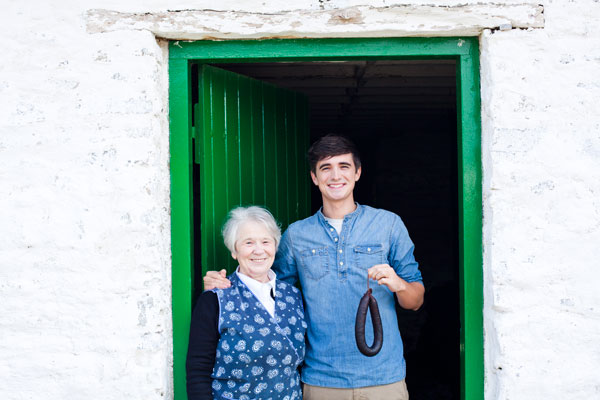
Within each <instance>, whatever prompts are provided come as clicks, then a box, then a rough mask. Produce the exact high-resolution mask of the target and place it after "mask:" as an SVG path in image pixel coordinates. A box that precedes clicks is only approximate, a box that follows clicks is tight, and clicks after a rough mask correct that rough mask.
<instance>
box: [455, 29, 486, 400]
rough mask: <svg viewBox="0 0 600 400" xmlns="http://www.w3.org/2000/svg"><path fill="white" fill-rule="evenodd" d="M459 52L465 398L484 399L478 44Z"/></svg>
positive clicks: (463, 394) (458, 84)
mask: <svg viewBox="0 0 600 400" xmlns="http://www.w3.org/2000/svg"><path fill="white" fill-rule="evenodd" d="M472 40H473V42H474V43H473V45H472V46H470V49H471V50H470V52H469V54H468V55H466V56H461V57H460V58H459V63H458V65H457V66H458V70H457V101H458V103H457V104H458V133H459V138H458V139H459V140H458V155H459V156H458V165H459V173H458V176H459V210H460V211H459V260H460V261H459V265H460V266H461V267H462V268H460V271H459V273H460V279H459V282H460V286H461V287H460V296H461V301H460V304H461V310H460V314H461V321H462V329H461V379H462V382H461V398H462V399H483V390H484V367H483V250H482V232H483V231H482V229H483V228H482V222H483V219H482V205H483V202H482V197H481V184H482V183H481V111H480V110H481V103H480V86H479V49H478V46H477V42H476V39H475V38H474V39H472Z"/></svg>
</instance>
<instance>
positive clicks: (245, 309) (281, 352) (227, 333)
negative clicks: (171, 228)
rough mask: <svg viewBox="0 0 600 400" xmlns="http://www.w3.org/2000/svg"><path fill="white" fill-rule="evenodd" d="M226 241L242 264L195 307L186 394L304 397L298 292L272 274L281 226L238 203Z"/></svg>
mask: <svg viewBox="0 0 600 400" xmlns="http://www.w3.org/2000/svg"><path fill="white" fill-rule="evenodd" d="M223 238H224V240H225V245H226V246H227V248H228V249H229V250H230V251H231V256H232V257H233V258H234V259H235V260H237V262H238V263H239V266H238V268H237V270H236V271H235V272H234V273H233V274H231V275H230V276H229V280H230V281H231V287H229V288H227V289H215V290H212V291H206V292H204V293H202V295H201V296H200V298H199V299H198V303H197V305H196V307H195V309H194V313H193V316H192V322H191V328H190V343H189V349H188V357H187V390H188V399H189V400H199V399H203V400H204V399H240V400H249V399H269V398H270V399H273V400H275V399H286V400H293V399H301V398H302V392H301V389H300V380H299V373H298V366H299V365H300V364H301V363H302V361H303V360H304V333H305V331H306V326H307V325H306V322H305V321H304V310H303V307H302V298H301V296H300V292H299V291H298V289H296V288H295V287H293V286H291V285H288V284H287V283H285V282H282V281H278V280H277V279H276V276H275V273H274V272H273V271H271V265H272V264H273V261H274V259H275V253H276V252H277V246H278V245H279V240H280V238H281V231H280V230H279V227H278V226H277V223H276V222H275V219H274V218H273V216H272V215H271V213H269V212H268V211H267V210H265V209H264V208H261V207H256V206H252V207H238V208H235V209H233V210H231V212H230V213H229V217H228V220H227V222H226V223H225V225H224V227H223Z"/></svg>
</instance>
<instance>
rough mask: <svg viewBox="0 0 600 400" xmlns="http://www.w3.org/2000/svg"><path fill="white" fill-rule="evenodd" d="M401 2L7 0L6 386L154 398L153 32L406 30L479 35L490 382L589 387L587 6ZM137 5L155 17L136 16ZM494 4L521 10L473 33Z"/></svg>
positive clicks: (520, 388) (593, 316)
mask: <svg viewBox="0 0 600 400" xmlns="http://www.w3.org/2000/svg"><path fill="white" fill-rule="evenodd" d="M409 3H410V6H406V5H404V6H396V5H394V4H393V3H390V2H389V1H385V0H379V1H367V0H364V1H359V0H348V1H342V0H329V1H328V0H322V1H318V0H314V1H313V0H311V1H309V0H301V1H296V2H289V1H246V2H240V1H237V0H236V1H233V0H223V1H221V2H214V1H210V2H209V1H206V0H202V1H166V0H153V1H133V0H124V1H123V0H122V1H99V0H86V1H73V0H71V1H54V2H42V1H29V2H17V1H3V2H2V10H3V11H2V13H1V14H0V33H1V34H2V38H3V40H2V42H1V44H0V54H1V59H0V60H1V61H0V183H1V184H0V202H1V203H0V204H1V207H0V221H1V223H0V305H1V306H0V307H1V308H0V360H2V362H0V387H1V388H2V389H1V391H0V392H1V393H2V397H3V398H7V399H48V400H54V399H57V400H58V399H65V398H73V399H78V398H98V399H122V398H130V399H144V400H147V399H162V398H167V399H170V398H172V376H171V363H172V358H171V351H172V348H171V347H172V339H171V311H170V296H171V293H170V273H171V271H170V220H169V169H168V157H169V148H168V135H169V131H168V108H167V107H168V99H167V84H168V70H167V62H166V57H167V56H168V54H167V47H166V44H165V43H163V42H157V40H156V38H155V35H154V33H157V34H159V35H162V36H164V37H177V38H186V37H187V38H198V37H206V36H209V35H215V36H219V35H223V36H227V37H257V36H258V37H267V36H277V35H287V36H289V35H292V36H294V35H296V36H307V35H311V36H321V37H325V36H402V35H407V34H411V33H412V34H414V35H419V36H428V35H439V36H448V35H458V34H480V35H481V48H482V54H481V82H482V105H483V106H482V124H483V144H482V146H483V151H482V153H483V165H484V214H485V221H484V235H485V237H484V248H485V254H484V274H485V282H484V283H485V314H484V315H485V343H486V349H485V355H486V361H485V363H486V399H542V398H543V399H561V400H562V399H565V398H566V399H586V400H587V399H592V398H598V397H599V396H600V380H598V372H597V369H598V367H599V366H600V295H599V294H598V293H599V292H598V291H597V290H596V288H595V286H596V285H597V282H599V281H600V272H599V268H598V267H600V262H599V261H598V259H600V250H598V247H599V246H598V244H599V243H600V113H599V112H598V109H599V108H598V104H599V103H600V31H599V29H598V26H599V25H600V3H599V2H598V1H591V0H590V1H585V0H578V1H569V2H567V1H545V2H544V3H543V14H540V13H539V12H538V13H537V14H536V13H535V12H533V11H535V10H538V11H539V8H536V7H537V5H536V4H537V3H523V2H519V1H505V2H502V3H498V2H494V3H489V4H485V3H480V2H476V1H443V2H439V4H438V5H445V6H448V7H447V8H444V9H442V8H441V7H438V6H432V5H431V4H432V2H430V1H410V2H404V4H409ZM436 7H437V8H436ZM202 9H210V10H212V11H192V12H191V14H190V15H191V22H190V19H188V20H182V19H181V16H182V14H181V13H168V12H167V10H202ZM227 10H230V11H235V10H238V11H244V13H235V12H224V11H227ZM465 10H468V12H467V11H465ZM532 10H533V11H532ZM530 11H532V13H531V15H529V14H528V13H529V12H530ZM145 12H153V13H162V15H164V16H165V20H163V21H161V23H160V24H157V23H156V21H153V20H152V18H151V16H150V17H149V16H144V17H139V16H136V15H137V14H132V13H145ZM119 13H120V14H119ZM132 15H133V16H132ZM273 15H275V16H273ZM446 15H447V20H446V18H445V16H446ZM473 15H474V16H473ZM428 16H430V17H429V18H428ZM434 17H435V18H434ZM119 18H121V20H122V19H123V18H129V19H128V20H127V21H128V22H127V23H124V24H123V23H121V24H120V25H119V24H118V19H119ZM196 18H199V19H200V20H201V22H202V23H197V22H194V21H195V19H196ZM248 21H250V22H252V23H253V21H254V22H255V21H258V22H259V26H257V27H255V28H254V29H248V28H247V23H248ZM440 21H443V23H442V22H440ZM378 22H379V23H378ZM111 23H112V24H113V25H110V24H111ZM260 23H264V25H261V24H260ZM506 23H510V24H511V25H512V26H514V27H521V28H522V29H512V30H507V31H495V32H494V33H492V32H491V31H490V30H486V28H495V27H498V26H499V25H501V24H506ZM115 24H117V25H116V26H115ZM244 24H246V25H244ZM528 26H529V27H533V28H531V29H527V27H528ZM374 27H376V29H375V28H374ZM473 32H475V33H473ZM169 35H172V36H169Z"/></svg>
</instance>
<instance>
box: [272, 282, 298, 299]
mask: <svg viewBox="0 0 600 400" xmlns="http://www.w3.org/2000/svg"><path fill="white" fill-rule="evenodd" d="M275 284H276V286H277V289H278V290H281V291H285V292H289V293H293V294H294V295H297V296H300V290H299V289H298V288H297V287H295V286H294V285H290V284H289V283H287V282H284V281H281V280H279V279H277V280H276V281H275Z"/></svg>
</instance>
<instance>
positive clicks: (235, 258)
mask: <svg viewBox="0 0 600 400" xmlns="http://www.w3.org/2000/svg"><path fill="white" fill-rule="evenodd" d="M231 257H233V259H234V260H237V255H236V254H235V253H234V252H233V251H232V252H231Z"/></svg>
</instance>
